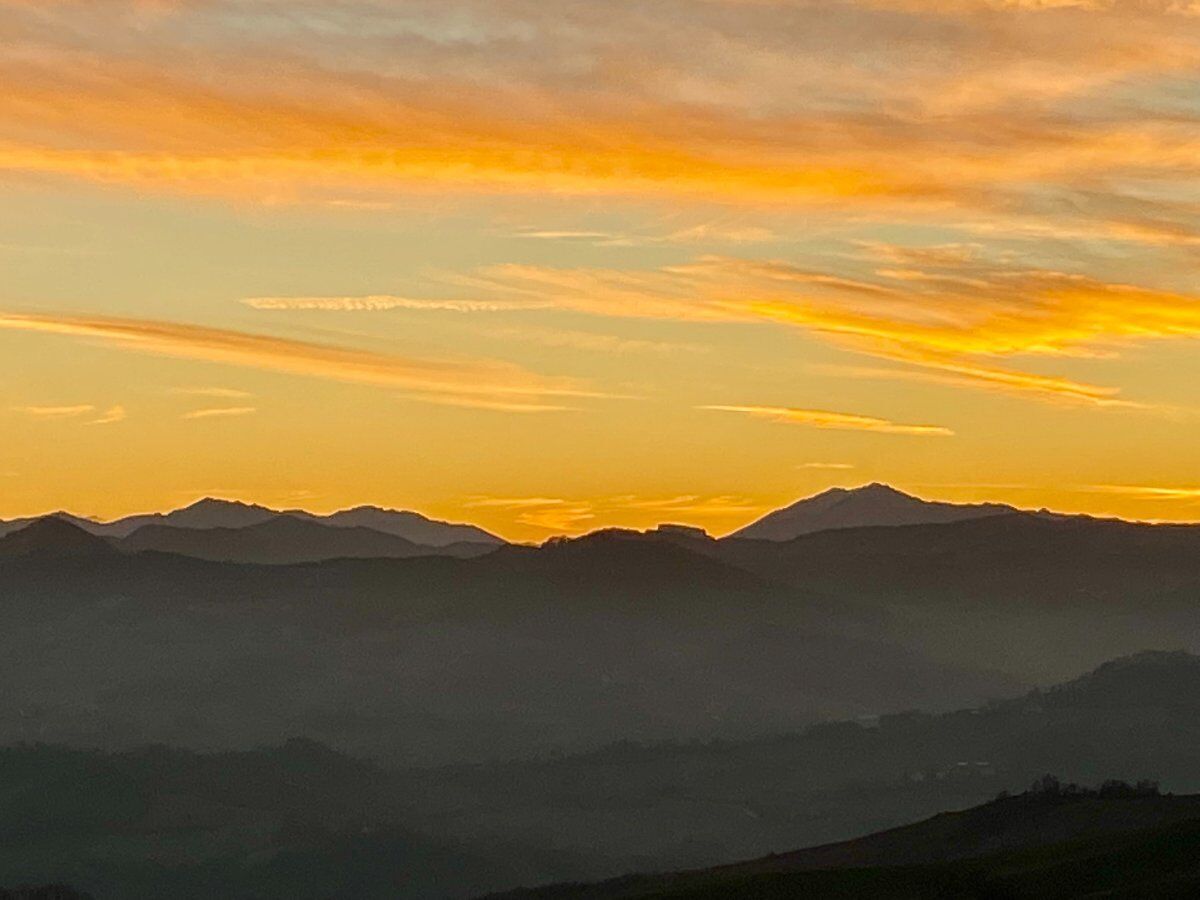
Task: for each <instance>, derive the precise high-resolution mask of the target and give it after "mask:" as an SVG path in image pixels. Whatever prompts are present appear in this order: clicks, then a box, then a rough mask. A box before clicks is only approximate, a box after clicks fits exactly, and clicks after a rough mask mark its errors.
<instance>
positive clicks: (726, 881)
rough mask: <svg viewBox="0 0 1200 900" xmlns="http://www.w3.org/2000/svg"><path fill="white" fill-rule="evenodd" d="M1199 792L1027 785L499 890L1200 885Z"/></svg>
mask: <svg viewBox="0 0 1200 900" xmlns="http://www.w3.org/2000/svg"><path fill="white" fill-rule="evenodd" d="M1198 841H1200V796H1183V797H1173V796H1159V795H1144V796H1138V794H1137V792H1136V791H1129V792H1128V793H1127V794H1121V791H1120V789H1116V788H1110V789H1108V790H1107V791H1105V790H1101V791H1078V792H1077V793H1075V794H1071V795H1064V794H1058V793H1053V794H1047V793H1042V792H1029V793H1026V794H1022V795H1019V796H1014V797H1003V798H1000V799H997V800H995V801H993V802H991V803H988V804H985V805H983V806H979V807H976V808H974V809H969V810H965V811H963V812H956V813H945V814H942V815H938V816H935V817H934V818H932V819H929V820H927V821H924V822H919V823H917V824H915V825H910V826H907V827H904V828H898V829H895V830H892V831H887V832H883V833H879V834H873V835H868V836H866V837H863V838H859V839H857V840H853V841H846V842H843V843H840V844H833V845H828V846H824V847H815V848H812V849H809V850H800V851H796V852H792V853H785V854H781V855H775V856H771V857H766V858H763V859H759V860H754V861H751V862H747V863H742V864H738V865H731V866H722V867H719V868H714V869H707V870H699V871H691V872H682V873H677V874H668V875H658V876H640V877H638V876H633V877H626V878H621V879H616V880H613V881H609V882H604V883H599V884H592V885H560V886H552V887H547V888H543V889H540V890H530V891H516V892H512V893H509V894H505V895H503V896H505V897H508V898H512V900H516V898H529V900H534V898H539V900H559V898H562V900H568V898H579V900H585V898H586V900H618V898H620V900H634V898H644V900H649V898H667V897H670V898H694V900H700V898H718V897H721V898H724V897H758V898H790V897H795V898H799V897H804V898H815V900H819V898H843V897H844V898H878V900H891V898H896V900H899V898H904V900H918V898H931V897H946V898H951V897H954V898H963V900H996V898H1013V900H1015V898H1056V897H1058V898H1068V897H1071V898H1074V897H1085V896H1086V897H1117V896H1120V897H1135V896H1136V897H1149V896H1154V897H1160V896H1161V897H1167V896H1169V897H1186V896H1195V894H1196V892H1197V891H1198V890H1200V856H1198V855H1197V854H1196V852H1195V847H1196V845H1197V842H1198Z"/></svg>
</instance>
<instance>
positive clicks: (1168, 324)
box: [456, 245, 1200, 406]
mask: <svg viewBox="0 0 1200 900" xmlns="http://www.w3.org/2000/svg"><path fill="white" fill-rule="evenodd" d="M864 252H865V253H866V255H867V257H868V261H869V260H870V258H871V257H875V256H877V257H879V258H880V259H882V260H885V261H886V262H887V263H888V264H889V267H887V268H877V269H876V271H875V272H874V275H873V277H871V278H869V279H867V278H852V277H846V276H843V275H838V274H836V273H832V272H821V271H812V270H806V269H802V268H799V267H797V266H793V265H791V264H788V263H785V262H781V261H773V260H744V259H731V258H725V257H702V258H700V259H698V260H696V261H694V262H692V263H689V264H685V265H676V266H667V267H663V268H660V269H655V270H649V271H646V270H633V271H627V270H612V269H579V268H576V269H551V268H546V267H536V266H516V265H506V266H494V267H490V268H488V269H484V270H483V271H481V272H480V273H479V274H477V275H475V276H469V277H464V278H459V279H456V280H457V281H458V283H461V284H464V285H470V286H472V287H474V288H476V289H478V290H482V291H486V292H487V293H488V295H489V296H496V297H500V298H521V299H524V300H526V301H529V302H545V303H549V304H552V305H554V306H557V307H559V308H562V309H570V310H575V311H579V312H586V313H591V314H594V315H608V316H624V317H635V318H662V319H675V320H681V321H694V322H764V321H765V322H775V323H778V324H782V325H787V326H790V327H794V328H798V329H802V330H804V331H807V332H809V333H811V334H812V335H814V336H816V337H820V338H823V339H825V340H828V341H830V342H832V343H835V344H837V345H838V346H840V347H843V348H845V349H847V350H850V351H853V352H856V353H860V354H865V355H870V356H874V357H877V358H882V359H886V360H889V361H892V362H895V363H900V364H902V365H903V366H905V367H911V369H894V370H887V369H875V370H871V371H870V372H869V373H868V374H869V375H870V376H871V377H879V376H881V375H886V374H887V373H889V372H892V373H893V377H895V378H906V377H908V378H921V379H923V380H928V381H936V382H940V383H946V384H954V385H960V386H965V387H975V388H982V389H989V390H997V391H1005V392H1009V393H1015V394H1019V395H1023V396H1029V397H1032V398H1038V399H1043V400H1049V401H1059V402H1067V403H1081V404H1088V405H1094V406H1140V405H1145V404H1139V403H1136V402H1134V401H1130V400H1126V399H1123V398H1121V397H1120V396H1119V393H1120V392H1119V389H1118V388H1116V387H1111V386H1104V385H1096V384H1090V383H1087V382H1083V381H1079V380H1075V379H1071V378H1067V377H1064V376H1060V375H1047V374H1040V373H1033V372H1028V371H1022V370H1018V369H1013V368H1009V367H1006V366H1003V365H999V364H997V362H996V360H998V359H1003V358H1011V357H1047V358H1071V357H1094V358H1113V357H1115V356H1116V355H1118V353H1119V349H1120V348H1121V347H1122V346H1124V345H1128V344H1135V343H1138V342H1142V341H1148V340H1168V339H1195V338H1198V337H1200V298H1196V297H1192V296H1190V295H1185V294H1178V293H1172V292H1169V291H1162V290H1155V289H1151V288H1144V287H1139V286H1136V285H1128V284H1115V283H1108V282H1104V281H1100V280H1097V279H1094V278H1089V277H1086V276H1081V275H1071V274H1064V273H1060V272H1053V271H1044V270H1029V269H1024V268H1014V267H1011V266H1010V265H1009V264H1007V263H997V262H995V261H990V260H987V259H980V258H976V251H975V250H973V249H972V248H970V247H963V246H950V247H947V246H941V247H928V248H902V247H891V246H880V245H868V246H866V247H865V248H864ZM897 263H899V264H901V266H902V268H899V269H897V268H895V267H894V266H895V264H897ZM912 370H916V371H912ZM861 373H862V370H860V372H859V374H861ZM851 374H855V373H851Z"/></svg>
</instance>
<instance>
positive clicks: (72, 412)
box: [11, 404, 96, 419]
mask: <svg viewBox="0 0 1200 900" xmlns="http://www.w3.org/2000/svg"><path fill="white" fill-rule="evenodd" d="M11 408H12V411H13V412H19V413H23V414H24V415H27V416H32V417H33V418H35V419H76V418H78V417H79V416H83V415H87V414H88V413H90V412H95V411H96V407H94V406H92V405H91V404H80V405H78V406H14V407H11Z"/></svg>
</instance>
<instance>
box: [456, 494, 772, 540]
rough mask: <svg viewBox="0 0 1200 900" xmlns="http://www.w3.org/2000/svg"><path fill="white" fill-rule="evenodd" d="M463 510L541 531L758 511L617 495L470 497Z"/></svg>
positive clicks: (745, 505)
mask: <svg viewBox="0 0 1200 900" xmlns="http://www.w3.org/2000/svg"><path fill="white" fill-rule="evenodd" d="M463 507H464V508H465V509H502V510H507V511H510V512H512V513H514V514H515V517H514V520H515V521H516V522H517V523H519V524H521V525H528V526H531V527H534V528H540V529H542V530H544V531H549V532H554V533H562V532H578V531H581V530H583V529H585V528H587V527H588V523H590V522H592V521H594V520H595V519H597V518H599V517H604V518H606V519H609V520H612V519H614V518H617V519H619V518H621V517H622V516H631V515H632V516H637V517H641V518H644V517H645V516H647V515H650V516H658V517H660V521H661V517H674V516H689V517H692V516H694V517H700V518H715V519H720V518H724V517H741V516H745V515H746V514H748V513H757V512H761V511H762V509H763V505H762V504H761V503H758V502H757V501H755V500H753V499H751V498H748V497H741V496H737V495H733V494H724V495H713V496H701V495H698V494H683V495H678V496H673V497H640V496H637V495H635V494H621V495H617V496H612V497H596V498H563V497H490V496H473V497H469V498H468V499H467V500H466V501H465V502H464V503H463Z"/></svg>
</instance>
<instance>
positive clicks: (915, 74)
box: [0, 0, 1200, 540]
mask: <svg viewBox="0 0 1200 900" xmlns="http://www.w3.org/2000/svg"><path fill="white" fill-rule="evenodd" d="M0 84H2V85H3V89H2V90H0V273H3V277H2V278H0V435H2V436H3V440H0V517H5V518H9V517H15V516H20V515H32V514H38V513H42V512H47V511H50V510H55V509H60V508H66V509H69V510H71V511H74V512H76V513H79V514H82V515H91V516H97V517H102V518H112V517H116V516H119V515H124V514H129V513H136V512H145V511H149V510H157V509H167V508H174V507H177V506H180V505H183V504H185V503H187V502H190V501H192V500H195V499H197V498H198V497H200V496H205V495H215V496H220V497H227V498H234V499H242V500H246V501H254V502H260V503H265V504H269V505H273V506H289V507H290V506H304V507H306V508H309V509H312V510H315V511H331V510H334V509H338V508H343V507H346V506H351V505H356V504H362V503H374V504H379V505H384V506H392V507H398V508H408V509H415V510H418V511H421V512H424V513H426V514H430V515H435V516H438V517H441V518H447V519H453V520H469V521H473V522H477V523H479V524H481V525H484V526H486V527H488V528H491V529H493V530H495V531H497V532H498V533H500V534H502V535H504V536H505V537H509V538H513V539H521V540H538V539H543V538H545V537H547V536H549V535H551V534H555V533H561V532H569V533H577V532H581V531H586V530H590V529H594V528H598V527H603V526H610V525H623V526H632V527H646V526H649V525H653V524H655V523H657V522H662V521H674V522H686V523H692V524H696V525H700V526H702V527H705V528H708V529H709V530H711V531H713V532H715V533H719V534H720V533H726V532H728V531H731V530H733V529H735V528H737V527H739V526H741V525H743V524H745V523H746V522H748V521H750V520H752V519H754V518H756V517H758V516H759V515H761V514H762V513H764V512H766V511H768V510H770V509H772V508H775V507H778V506H780V505H783V504H785V503H789V502H791V501H793V500H795V499H796V498H798V497H801V496H804V495H807V494H811V493H815V492H817V491H819V490H822V489H824V488H826V487H829V486H832V485H843V486H852V485H856V484H860V483H865V482H870V481H886V482H889V483H892V484H894V485H896V486H898V487H900V488H903V489H906V490H910V491H912V492H914V493H918V494H920V495H922V496H926V497H931V498H940V499H947V500H955V501H977V500H984V499H987V500H1000V501H1005V502H1010V503H1014V504H1016V505H1019V506H1022V507H1043V506H1044V507H1049V508H1053V509H1059V510H1064V511H1070V512H1089V513H1095V514H1099V515H1120V516H1123V517H1128V518H1137V519H1147V520H1200V469H1198V466H1197V463H1198V461H1200V391H1198V389H1197V384H1200V352H1198V351H1200V346H1198V342H1200V296H1198V293H1197V292H1198V291H1200V283H1198V279H1197V274H1198V273H1200V178H1198V177H1197V176H1198V175H1200V2H1195V0H944V2H937V3H931V2H917V0H825V2H812V0H652V2H647V0H638V2H632V0H559V2H554V3H547V2H544V0H393V2H384V0H326V2H320V3H318V2H307V0H87V2H72V0H0Z"/></svg>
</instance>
